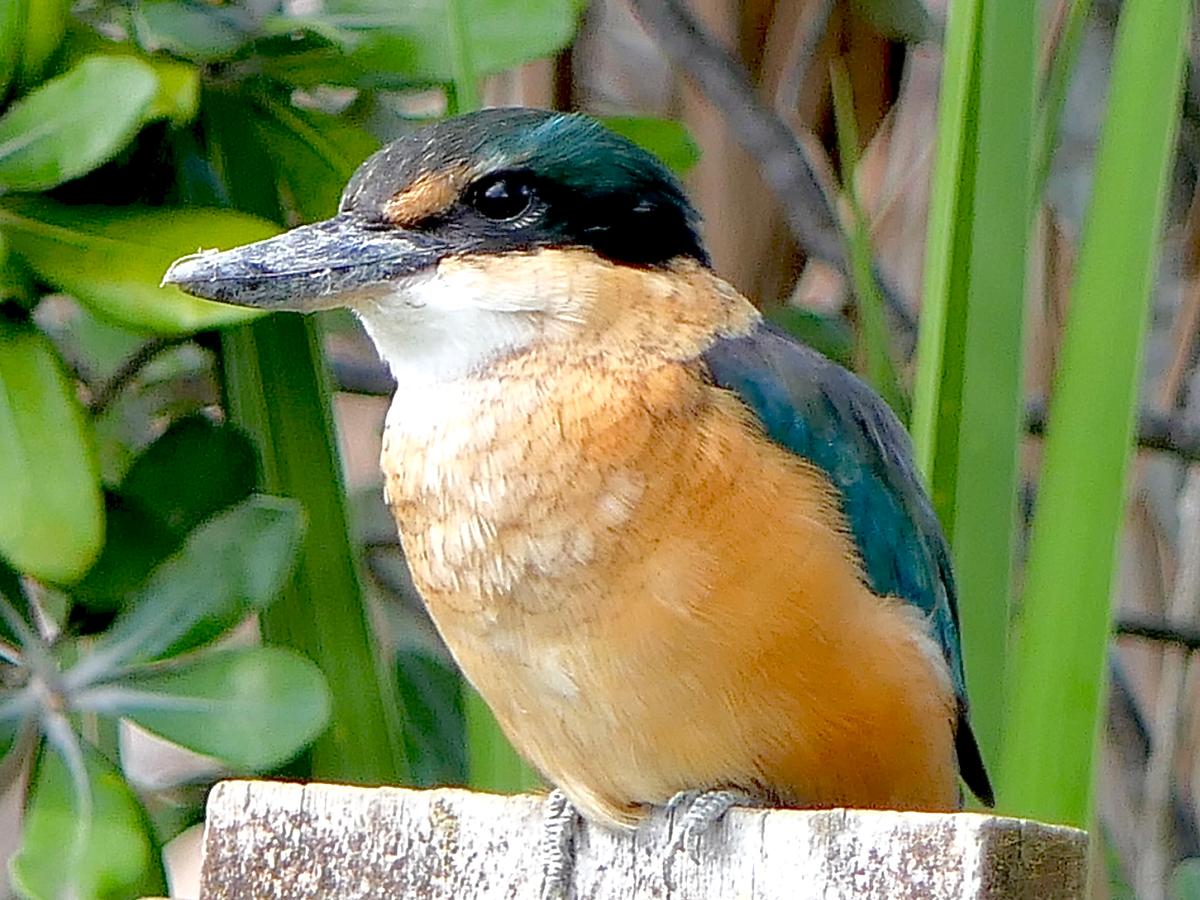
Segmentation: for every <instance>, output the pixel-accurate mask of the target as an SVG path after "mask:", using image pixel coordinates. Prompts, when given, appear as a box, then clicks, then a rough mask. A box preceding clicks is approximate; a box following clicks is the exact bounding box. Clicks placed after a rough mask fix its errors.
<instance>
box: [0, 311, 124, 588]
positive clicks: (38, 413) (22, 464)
mask: <svg viewBox="0 0 1200 900" xmlns="http://www.w3.org/2000/svg"><path fill="white" fill-rule="evenodd" d="M0 511H2V512H0V555H3V556H5V557H7V559H8V560H9V561H10V562H11V563H12V564H13V565H14V566H16V568H17V569H19V570H20V571H22V572H25V573H27V574H29V575H33V576H34V577H36V578H41V579H44V580H46V581H53V582H69V581H73V580H75V579H76V578H78V577H79V576H80V575H82V574H83V573H84V572H85V571H87V569H88V567H89V566H90V565H91V564H92V561H93V560H94V559H95V558H96V555H97V554H98V553H99V552H100V546H101V544H102V542H103V539H104V517H103V513H102V507H101V497H100V476H99V472H98V470H97V467H96V456H95V452H94V450H93V447H92V435H91V431H90V429H89V428H88V425H87V423H86V422H85V420H84V417H83V413H82V410H80V408H79V402H78V400H77V399H76V397H75V389H74V386H73V385H72V384H71V383H70V381H69V380H68V379H67V376H66V374H65V373H64V372H63V369H62V363H61V361H60V360H59V358H58V354H57V353H56V352H55V350H54V348H53V347H52V346H51V344H50V342H49V341H48V340H46V338H45V337H43V336H42V335H41V334H40V333H39V332H37V331H36V330H34V329H33V328H31V327H28V326H25V325H18V324H13V323H10V322H5V321H3V320H2V319H0Z"/></svg>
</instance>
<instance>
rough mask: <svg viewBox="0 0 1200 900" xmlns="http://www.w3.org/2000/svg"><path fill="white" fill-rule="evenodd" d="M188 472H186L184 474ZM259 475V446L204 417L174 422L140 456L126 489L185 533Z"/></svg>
mask: <svg viewBox="0 0 1200 900" xmlns="http://www.w3.org/2000/svg"><path fill="white" fill-rule="evenodd" d="M183 473H186V475H184V474H183ZM257 480H258V457H257V455H256V453H255V451H254V445H253V444H251V443H250V439H249V438H247V437H246V435H245V434H243V433H242V432H241V431H240V430H238V429H237V428H235V427H234V426H233V425H228V424H220V425H218V424H216V423H214V422H212V421H210V420H209V419H207V418H205V417H204V416H198V415H197V416H188V417H187V418H184V419H180V420H179V421H177V422H174V423H172V425H171V427H170V428H169V429H167V431H166V433H165V434H163V435H162V437H160V438H159V439H158V440H156V441H155V442H154V443H153V444H151V445H150V446H149V447H147V448H146V449H145V450H143V451H142V453H141V454H140V455H139V456H138V458H137V459H136V460H134V463H133V465H132V466H130V468H129V471H128V472H127V473H126V474H125V479H124V480H123V481H122V482H121V493H122V495H124V496H125V497H128V498H130V499H132V500H135V501H137V502H138V503H140V504H141V505H142V507H143V508H145V509H147V510H149V511H151V512H153V513H154V514H155V516H157V517H158V518H159V519H160V520H161V521H162V522H163V523H164V524H165V525H167V527H168V528H170V529H171V531H172V532H174V533H176V534H184V533H186V532H188V531H191V530H192V529H193V528H195V527H196V526H197V525H199V524H200V523H201V522H203V521H204V520H205V519H207V518H209V517H210V516H213V515H215V514H216V513H218V512H220V511H221V510H223V509H225V508H226V507H230V506H233V505H234V504H235V503H240V502H241V501H243V500H245V499H246V498H247V497H249V496H250V494H251V492H252V491H253V490H254V485H255V484H256V483H257Z"/></svg>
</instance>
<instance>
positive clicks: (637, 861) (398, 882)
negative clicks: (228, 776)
mask: <svg viewBox="0 0 1200 900" xmlns="http://www.w3.org/2000/svg"><path fill="white" fill-rule="evenodd" d="M672 827H673V822H672V821H670V819H669V817H667V816H666V815H665V814H662V815H658V816H656V817H655V818H654V819H653V820H651V822H650V823H649V824H648V825H647V826H646V827H644V828H642V829H641V830H639V831H638V832H636V833H635V834H617V833H613V832H610V831H607V830H605V829H602V828H594V827H586V828H585V830H584V832H583V833H582V835H581V836H580V841H579V844H578V848H577V849H578V859H577V863H576V869H575V882H574V896H575V897H578V898H589V900H617V898H620V900H626V898H631V897H647V898H651V897H652V898H657V900H700V898H714V900H716V898H720V900H727V898H739V900H740V898H757V900H780V898H785V897H786V898H788V900H818V898H820V900H840V898H845V900H909V898H911V900H917V898H920V900H943V898H945V900H950V898H954V900H975V898H978V900H984V898H987V900H1002V898H1003V900H1008V898H1030V900H1076V898H1079V897H1082V896H1083V889H1084V877H1085V872H1084V870H1085V866H1084V856H1085V847H1086V841H1087V838H1086V835H1085V834H1084V833H1083V832H1081V831H1076V830H1075V829H1071V828H1062V827H1056V826H1050V825H1042V824H1039V823H1036V822H1029V821H1025V820H1021V819H1008V818H1002V817H998V816H984V815H976V814H971V813H962V814H958V815H939V814H928V813H902V812H868V811H857V810H840V809H839V810H741V809H738V810H733V811H732V812H731V813H730V814H729V815H728V816H727V817H726V818H725V819H724V820H723V821H722V822H721V823H720V824H719V825H718V826H717V828H716V829H714V831H713V833H712V834H711V835H709V836H707V837H706V838H705V845H704V848H703V851H702V853H701V858H700V860H699V861H698V862H697V861H694V860H692V859H691V857H690V856H689V855H688V854H687V853H686V852H681V853H672V852H671V851H670V849H669V848H670V846H671V842H670V835H671V833H672ZM540 829H541V801H540V799H539V798H536V797H532V796H529V795H523V796H518V797H500V796H496V795H492V794H479V793H472V792H469V791H462V790H436V791H413V790H403V789H399V788H378V789H367V788H355V787H344V786H338V785H326V784H309V785H301V784H286V783H279V782H265V781H227V782H223V783H221V784H218V785H217V786H216V787H215V788H214V789H213V792H212V794H211V795H210V797H209V803H208V826H207V831H206V835H205V853H206V857H205V862H204V875H203V890H202V894H201V897H202V900H234V898H276V900H295V898H310V897H336V898H374V897H381V898H382V897H388V898H405V897H413V898H421V900H443V898H444V900H471V898H493V897H494V898H508V900H521V898H536V897H537V896H538V889H539V886H540V884H541V872H540V870H539V861H538V850H537V847H538V840H539V837H540V833H541V831H540Z"/></svg>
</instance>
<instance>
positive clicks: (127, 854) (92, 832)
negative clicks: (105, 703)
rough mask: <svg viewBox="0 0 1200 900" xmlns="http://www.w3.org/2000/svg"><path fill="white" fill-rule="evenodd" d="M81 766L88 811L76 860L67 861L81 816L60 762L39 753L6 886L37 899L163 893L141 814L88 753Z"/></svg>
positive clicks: (100, 760)
mask: <svg viewBox="0 0 1200 900" xmlns="http://www.w3.org/2000/svg"><path fill="white" fill-rule="evenodd" d="M84 763H85V766H86V772H87V782H88V784H89V786H90V789H91V804H92V809H91V816H90V827H88V828H86V831H85V832H84V833H85V835H86V841H85V843H84V845H83V847H82V848H81V849H82V853H81V854H80V856H79V858H78V859H76V860H72V859H71V839H72V835H74V834H75V833H76V832H77V829H78V828H79V827H80V815H81V810H80V807H79V801H78V798H77V797H76V796H75V791H74V787H73V785H72V778H71V774H70V772H69V770H68V769H67V766H66V764H65V763H64V762H63V759H62V757H61V756H60V755H59V754H58V753H57V752H55V751H53V750H50V749H46V750H44V751H43V753H42V755H41V760H40V762H39V764H38V768H37V774H36V775H35V777H34V787H33V793H32V795H31V797H30V801H29V806H28V807H27V809H26V813H25V827H24V832H23V834H22V839H21V848H20V850H19V851H18V852H17V855H16V856H15V857H13V860H12V862H11V863H10V870H11V872H12V878H13V883H14V886H15V887H16V889H17V890H18V891H19V892H20V893H21V894H22V895H23V896H26V897H32V898H38V900H42V898H45V900H60V898H63V897H89V898H96V900H127V898H130V897H141V896H147V895H162V894H165V893H166V878H165V876H164V874H163V870H162V862H161V857H160V854H159V848H158V846H157V845H156V843H155V841H154V837H153V835H152V834H151V832H150V828H149V822H148V820H147V818H146V813H145V810H143V809H142V806H141V804H139V803H138V801H137V798H136V797H135V796H134V795H133V792H132V791H131V790H130V789H129V786H128V784H126V783H125V780H124V779H123V778H122V777H121V775H120V773H118V772H117V771H116V769H114V768H113V766H112V765H111V764H110V763H109V762H108V760H106V759H104V757H102V756H101V755H100V754H99V753H97V752H96V751H94V750H92V749H91V748H90V747H89V748H86V749H85V751H84Z"/></svg>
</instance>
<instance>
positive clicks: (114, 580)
mask: <svg viewBox="0 0 1200 900" xmlns="http://www.w3.org/2000/svg"><path fill="white" fill-rule="evenodd" d="M104 509H105V519H106V522H105V537H104V548H103V549H102V550H101V551H100V556H99V558H98V559H97V560H96V563H95V565H93V566H92V567H91V568H90V569H89V570H88V573H87V575H85V576H84V577H83V579H82V580H81V581H79V583H78V584H76V585H75V586H74V587H73V588H72V589H71V595H72V597H74V599H75V600H76V601H77V602H78V603H81V604H82V605H83V606H84V607H86V608H87V609H88V610H90V611H91V612H112V611H114V610H116V609H118V608H119V607H120V606H121V602H122V600H123V599H124V598H125V597H127V596H128V595H130V594H132V593H133V592H134V591H135V590H136V589H137V588H138V586H140V585H141V584H143V583H144V582H145V581H146V579H147V578H149V577H150V573H151V572H153V571H154V567H155V566H157V565H158V564H159V563H160V562H162V561H163V560H164V559H166V558H167V557H168V556H170V555H171V554H172V553H173V552H174V551H175V550H177V549H178V548H179V543H180V542H179V540H178V539H177V538H176V537H175V536H174V535H173V534H171V531H170V529H169V528H167V527H166V525H164V524H163V523H162V522H161V521H160V520H159V519H158V517H156V516H154V515H152V514H151V513H150V512H148V511H147V510H146V509H145V508H143V506H142V505H141V504H140V503H138V502H137V501H135V500H131V499H129V498H127V497H122V496H121V495H120V494H118V493H114V492H112V491H107V492H106V493H105V496H104ZM77 611H78V610H77Z"/></svg>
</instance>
